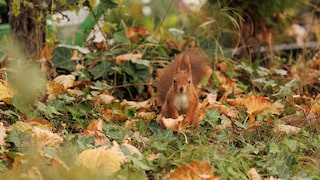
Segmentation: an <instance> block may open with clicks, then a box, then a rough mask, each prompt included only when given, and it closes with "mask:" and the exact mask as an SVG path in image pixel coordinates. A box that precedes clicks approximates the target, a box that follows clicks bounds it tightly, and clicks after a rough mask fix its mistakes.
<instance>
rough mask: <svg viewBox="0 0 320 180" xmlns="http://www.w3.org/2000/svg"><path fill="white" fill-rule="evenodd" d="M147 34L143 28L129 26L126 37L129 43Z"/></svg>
mask: <svg viewBox="0 0 320 180" xmlns="http://www.w3.org/2000/svg"><path fill="white" fill-rule="evenodd" d="M147 34H148V30H147V28H146V27H144V26H131V27H129V28H128V29H127V31H126V35H127V37H128V39H130V40H131V41H136V40H138V39H139V38H141V37H144V36H146V35H147Z"/></svg>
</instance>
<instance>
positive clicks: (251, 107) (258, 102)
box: [244, 94, 271, 114]
mask: <svg viewBox="0 0 320 180" xmlns="http://www.w3.org/2000/svg"><path fill="white" fill-rule="evenodd" d="M244 105H245V106H246V108H247V113H248V114H259V113H262V112H263V111H264V110H267V109H270V108H271V103H270V102H269V101H268V100H267V99H266V98H264V97H261V96H258V95H254V94H249V95H248V96H247V97H246V98H245V100H244Z"/></svg>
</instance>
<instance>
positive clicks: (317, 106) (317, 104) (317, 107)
mask: <svg viewBox="0 0 320 180" xmlns="http://www.w3.org/2000/svg"><path fill="white" fill-rule="evenodd" d="M311 112H312V113H313V114H315V115H319V114H320V95H318V96H317V97H316V99H315V100H314V102H313V103H312V108H311Z"/></svg>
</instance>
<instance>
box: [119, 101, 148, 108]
mask: <svg viewBox="0 0 320 180" xmlns="http://www.w3.org/2000/svg"><path fill="white" fill-rule="evenodd" d="M151 102H152V101H151V99H148V100H145V101H141V102H136V101H127V100H123V101H122V102H121V106H122V107H135V108H136V109H137V110H139V109H149V108H150V107H151V106H152V103H151Z"/></svg>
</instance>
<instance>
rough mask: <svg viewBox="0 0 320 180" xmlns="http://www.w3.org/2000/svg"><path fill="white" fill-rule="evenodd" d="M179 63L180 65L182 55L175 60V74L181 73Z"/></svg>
mask: <svg viewBox="0 0 320 180" xmlns="http://www.w3.org/2000/svg"><path fill="white" fill-rule="evenodd" d="M181 63H182V54H179V55H178V59H177V64H176V72H179V71H181Z"/></svg>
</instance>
